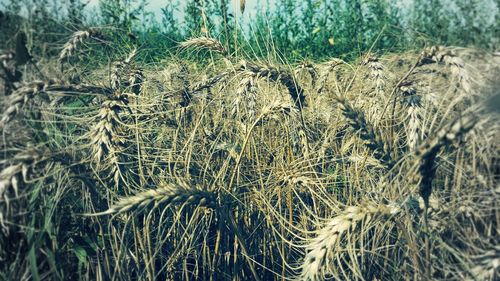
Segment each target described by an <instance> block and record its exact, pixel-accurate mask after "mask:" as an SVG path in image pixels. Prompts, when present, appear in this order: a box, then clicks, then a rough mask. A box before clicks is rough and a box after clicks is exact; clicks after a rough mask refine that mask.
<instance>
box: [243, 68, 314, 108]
mask: <svg viewBox="0 0 500 281" xmlns="http://www.w3.org/2000/svg"><path fill="white" fill-rule="evenodd" d="M238 70H239V71H241V72H245V71H250V72H252V73H254V74H256V75H257V77H267V78H269V79H271V80H272V81H275V82H279V83H280V84H282V85H283V86H285V87H286V88H287V89H288V92H289V93H290V96H291V98H292V101H293V102H294V103H295V106H296V107H297V108H298V109H299V110H301V109H302V107H304V106H305V105H306V104H305V99H306V97H305V95H304V90H303V89H302V88H301V87H300V86H299V85H297V81H295V79H294V77H293V75H292V73H290V71H288V70H285V69H280V68H278V67H275V66H272V65H269V64H256V63H250V62H246V61H243V62H241V63H240V67H239V69H238Z"/></svg>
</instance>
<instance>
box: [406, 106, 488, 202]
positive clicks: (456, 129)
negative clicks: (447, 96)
mask: <svg viewBox="0 0 500 281" xmlns="http://www.w3.org/2000/svg"><path fill="white" fill-rule="evenodd" d="M478 121H479V117H478V116H477V115H475V114H473V113H470V114H468V115H466V116H463V117H459V118H457V119H455V120H454V121H452V122H450V123H449V124H447V125H445V126H444V127H443V128H442V129H440V130H439V131H438V132H437V133H436V134H435V135H434V137H432V138H430V139H429V140H428V141H427V142H426V143H424V144H422V145H421V146H420V147H419V148H418V150H417V153H416V154H417V156H418V157H419V158H420V160H419V163H420V164H419V173H420V178H421V180H420V185H419V193H420V196H422V199H423V200H424V204H425V207H426V208H427V206H428V204H429V197H430V195H431V193H432V181H433V180H434V177H435V175H436V165H435V159H436V156H437V154H438V153H439V151H440V150H441V148H442V147H443V146H445V145H448V144H449V143H451V142H452V141H454V140H456V139H457V138H459V137H461V136H463V135H465V134H466V133H467V132H469V131H470V130H471V129H472V128H473V127H474V126H475V125H476V124H477V122H478Z"/></svg>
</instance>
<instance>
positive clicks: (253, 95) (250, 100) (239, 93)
mask: <svg viewBox="0 0 500 281" xmlns="http://www.w3.org/2000/svg"><path fill="white" fill-rule="evenodd" d="M242 76H243V77H242V79H241V80H240V82H239V84H238V87H237V88H236V97H235V99H234V100H233V103H232V111H231V114H232V115H233V117H236V115H237V114H238V112H239V108H240V104H241V101H242V100H243V99H245V101H246V103H245V104H246V105H247V118H248V120H254V119H255V109H256V101H257V88H256V87H255V78H256V77H257V75H256V74H255V73H253V72H250V71H245V72H243V73H242Z"/></svg>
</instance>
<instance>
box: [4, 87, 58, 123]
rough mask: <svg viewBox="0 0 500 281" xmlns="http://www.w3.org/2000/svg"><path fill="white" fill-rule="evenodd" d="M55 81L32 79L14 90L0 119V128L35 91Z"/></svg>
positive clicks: (33, 95)
mask: <svg viewBox="0 0 500 281" xmlns="http://www.w3.org/2000/svg"><path fill="white" fill-rule="evenodd" d="M56 82H57V81H56V80H47V81H34V82H31V83H29V84H27V85H25V86H23V87H21V88H19V89H18V90H16V91H14V92H13V93H12V96H11V98H10V100H9V103H8V106H7V109H6V110H5V111H4V112H3V114H2V118H1V119H0V128H3V127H5V125H6V124H7V123H9V122H10V121H11V120H12V119H13V118H14V117H15V116H16V115H17V114H18V113H19V112H20V110H21V108H22V107H23V106H24V105H26V104H27V103H28V102H29V101H30V100H32V99H33V98H34V97H35V95H36V94H37V93H39V92H43V91H44V90H46V89H47V88H48V87H49V86H50V85H53V84H55V83H56Z"/></svg>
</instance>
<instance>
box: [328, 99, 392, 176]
mask: <svg viewBox="0 0 500 281" xmlns="http://www.w3.org/2000/svg"><path fill="white" fill-rule="evenodd" d="M336 100H337V101H338V102H339V105H340V108H341V109H342V113H343V115H344V116H345V117H346V118H347V119H348V120H349V124H350V125H351V127H352V128H353V129H354V130H356V131H358V132H359V136H360V138H361V139H362V140H363V141H364V145H365V146H366V147H367V148H368V149H370V150H371V151H372V152H373V156H374V157H375V158H376V159H378V160H379V161H380V163H381V164H382V165H384V166H386V167H387V168H389V169H390V168H391V167H392V166H393V165H394V161H393V159H392V157H391V155H390V153H389V152H388V151H387V150H386V149H385V147H384V143H383V141H382V140H381V139H380V138H379V137H378V136H377V134H376V133H375V129H374V128H373V126H372V125H371V124H369V123H368V121H367V120H366V118H365V115H364V114H363V112H362V111H360V110H357V109H355V108H354V107H352V105H351V104H350V103H349V102H348V101H347V100H346V99H345V98H343V97H338V96H337V97H336Z"/></svg>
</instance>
